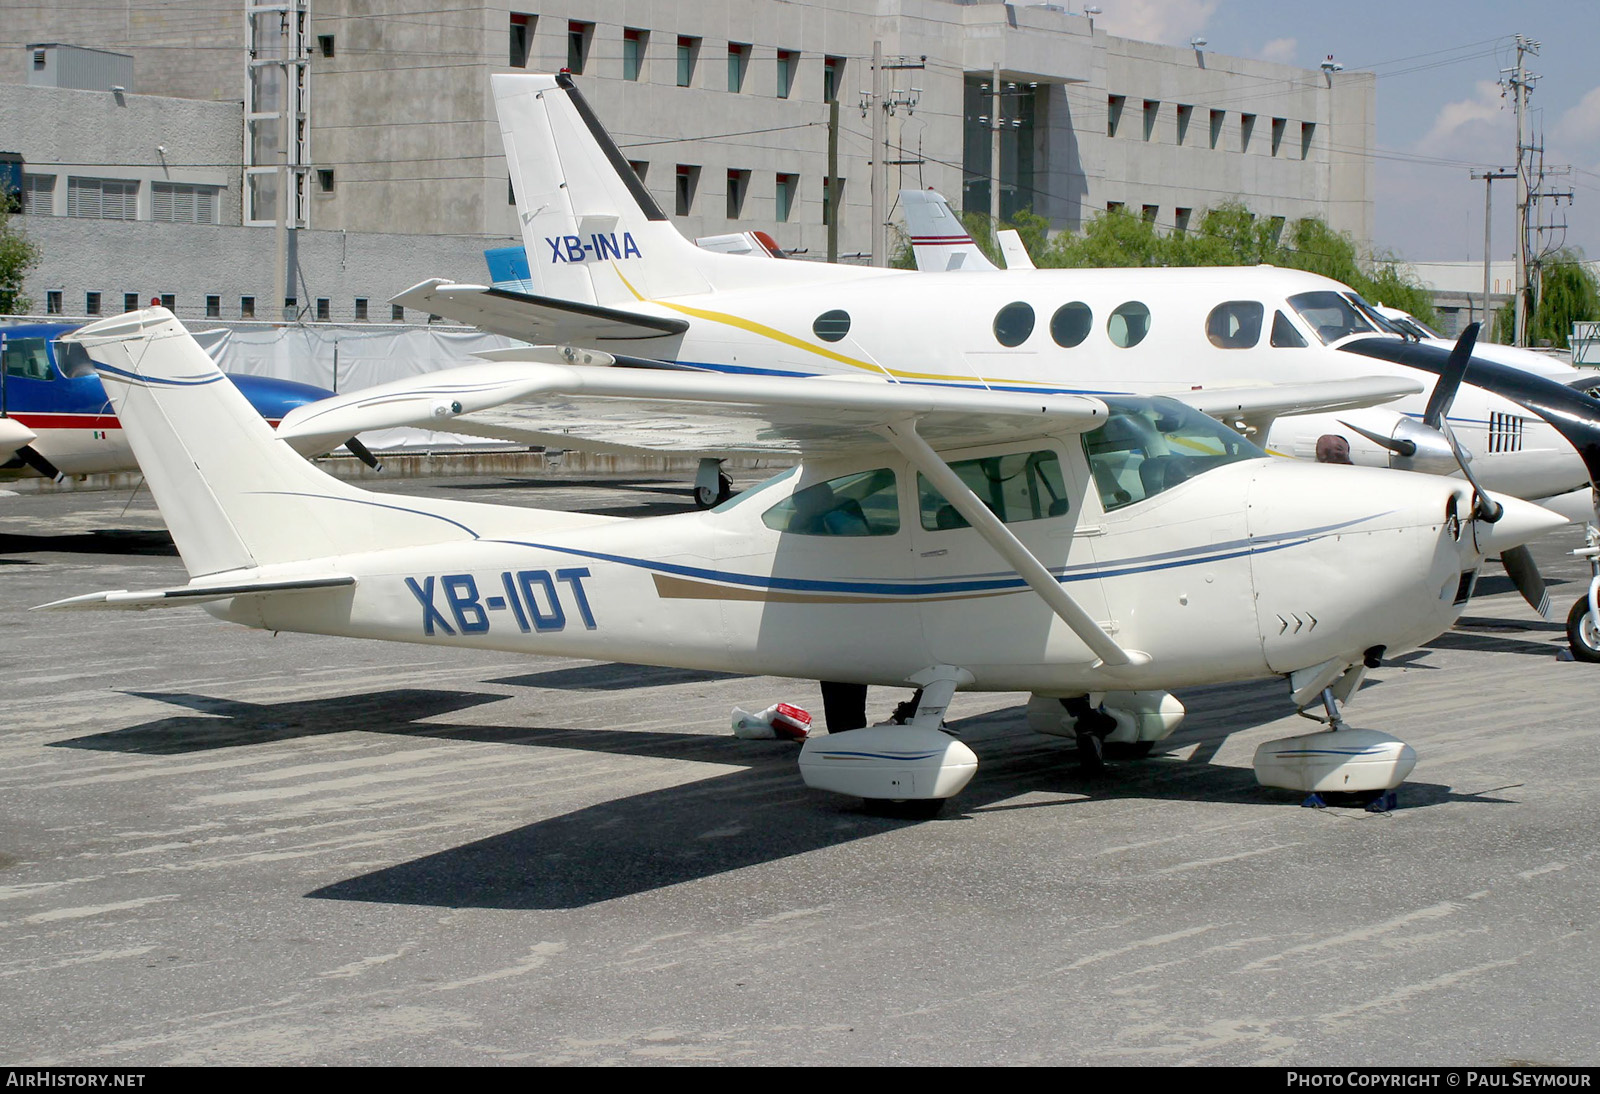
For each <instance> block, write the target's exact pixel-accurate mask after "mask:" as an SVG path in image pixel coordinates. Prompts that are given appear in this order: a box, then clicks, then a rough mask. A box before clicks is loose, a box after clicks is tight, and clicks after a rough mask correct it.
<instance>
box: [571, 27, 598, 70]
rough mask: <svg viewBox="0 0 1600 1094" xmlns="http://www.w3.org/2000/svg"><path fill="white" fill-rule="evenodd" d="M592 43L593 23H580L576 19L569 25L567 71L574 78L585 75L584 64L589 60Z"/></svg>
mask: <svg viewBox="0 0 1600 1094" xmlns="http://www.w3.org/2000/svg"><path fill="white" fill-rule="evenodd" d="M592 41H594V24H593V23H580V22H578V21H577V20H576V19H573V20H570V21H569V22H568V23H567V71H568V72H571V73H572V74H573V75H574V76H581V75H583V66H584V63H585V62H587V61H588V60H589V43H590V42H592Z"/></svg>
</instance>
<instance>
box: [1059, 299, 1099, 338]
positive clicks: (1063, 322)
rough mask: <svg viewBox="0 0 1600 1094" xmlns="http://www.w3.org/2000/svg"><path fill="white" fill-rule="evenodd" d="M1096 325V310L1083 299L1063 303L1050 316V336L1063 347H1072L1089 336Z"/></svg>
mask: <svg viewBox="0 0 1600 1094" xmlns="http://www.w3.org/2000/svg"><path fill="white" fill-rule="evenodd" d="M1093 326H1094V312H1092V311H1090V310H1089V305H1087V304H1085V303H1083V302H1082V301H1081V300H1074V301H1073V302H1072V303H1070V304H1063V305H1061V306H1060V307H1059V308H1057V309H1056V313H1055V314H1054V315H1052V316H1051V317H1050V337H1051V338H1053V339H1054V340H1055V343H1056V345H1058V346H1060V347H1061V348H1062V349H1072V348H1073V347H1074V346H1077V345H1080V344H1082V342H1083V340H1084V339H1085V338H1087V337H1089V331H1090V329H1091V328H1092V327H1093Z"/></svg>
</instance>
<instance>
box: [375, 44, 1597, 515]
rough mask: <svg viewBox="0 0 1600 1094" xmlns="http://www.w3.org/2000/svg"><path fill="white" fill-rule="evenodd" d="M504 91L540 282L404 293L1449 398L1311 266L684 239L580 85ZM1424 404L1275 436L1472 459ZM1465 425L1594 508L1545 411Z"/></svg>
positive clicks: (724, 341)
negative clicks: (1384, 352)
mask: <svg viewBox="0 0 1600 1094" xmlns="http://www.w3.org/2000/svg"><path fill="white" fill-rule="evenodd" d="M491 84H492V87H493V92H494V97H495V104H496V110H497V113H498V115H499V119H500V127H501V133H502V136H503V138H504V141H505V147H506V156H507V162H508V165H509V168H510V172H511V177H512V180H513V189H514V191H515V196H516V199H517V207H518V211H519V214H520V216H521V219H522V228H523V242H524V249H525V251H526V258H527V264H528V269H527V277H526V284H527V285H528V286H529V287H530V291H528V292H518V291H513V290H506V289H493V288H487V287H484V286H478V285H454V284H449V283H447V282H444V281H438V280H434V281H427V282H423V283H422V284H420V285H418V286H416V287H415V288H413V289H410V290H408V291H407V292H405V293H402V294H401V295H400V296H398V297H396V298H395V299H396V302H398V303H402V304H405V305H406V306H408V307H413V308H422V309H425V310H427V311H428V312H430V313H433V314H438V315H445V316H449V317H450V318H452V319H456V320H459V321H462V322H467V323H471V324H473V325H475V326H478V327H481V328H483V329H484V330H488V331H493V332H495V333H498V334H503V335H507V336H510V337H514V338H518V339H522V340H524V341H528V342H531V343H534V344H536V345H555V346H568V347H576V348H580V349H585V350H599V351H603V352H604V353H606V354H609V355H610V356H611V357H612V358H614V359H615V360H617V361H618V362H620V363H623V364H637V365H649V366H654V367H663V366H665V367H677V368H700V369H709V370H714V371H719V372H724V373H731V374H736V375H751V374H755V375H761V374H771V375H786V376H801V375H816V374H842V375H848V376H856V377H871V378H874V379H879V380H886V381H890V382H913V383H937V384H951V385H959V386H965V387H974V388H984V389H991V390H1012V391H1024V390H1025V391H1041V392H1042V391H1053V392H1066V393H1072V392H1079V393H1106V394H1140V395H1149V394H1158V393H1162V392H1167V391H1172V390H1185V389H1188V388H1190V387H1192V386H1195V385H1200V386H1204V387H1206V388H1211V387H1223V386H1230V385H1246V386H1256V385H1261V384H1273V383H1286V382H1287V383H1311V382H1318V381H1323V380H1329V379H1336V378H1348V377H1362V376H1370V375H1372V374H1374V373H1375V372H1386V373H1387V374H1389V375H1395V376H1405V377H1408V378H1412V379H1421V380H1422V381H1424V383H1425V384H1426V385H1428V386H1431V385H1432V383H1433V380H1434V379H1435V377H1436V376H1437V374H1438V372H1439V370H1440V369H1441V368H1442V367H1443V365H1444V362H1445V360H1446V359H1447V357H1448V351H1446V350H1444V349H1441V348H1437V347H1421V348H1423V349H1425V350H1428V351H1431V352H1428V353H1420V354H1413V355H1410V356H1409V357H1408V358H1407V359H1406V360H1405V361H1399V360H1394V359H1378V358H1374V357H1371V356H1368V357H1366V358H1364V359H1363V358H1362V357H1360V356H1357V354H1356V353H1355V352H1354V351H1356V350H1358V349H1360V348H1361V347H1362V346H1363V345H1364V344H1366V343H1371V342H1394V343H1400V342H1402V341H1404V338H1403V336H1402V335H1400V334H1398V333H1394V332H1392V331H1389V330H1385V329H1383V328H1382V327H1381V325H1380V322H1379V321H1376V320H1375V319H1374V317H1373V314H1372V313H1370V312H1369V311H1368V310H1366V309H1365V308H1364V306H1363V304H1364V302H1361V301H1359V300H1357V299H1352V295H1353V294H1351V291H1350V289H1349V288H1348V287H1347V286H1344V285H1341V284H1340V283H1338V282H1336V281H1331V280H1329V279H1327V278H1324V277H1320V276H1317V275H1315V274H1309V273H1304V272H1301V271H1296V270H1283V269H1277V268H1273V267H1247V268H1245V267H1209V268H1207V267H1196V268H1185V269H1156V270H1148V269H1128V270H1012V271H1009V272H1007V273H1005V274H1004V275H997V274H996V273H995V272H994V270H993V269H992V268H989V269H977V268H972V269H970V270H969V269H967V268H966V267H963V268H961V269H956V270H954V271H951V272H946V273H941V274H939V275H938V276H930V275H927V274H920V273H912V272H906V271H895V270H882V269H873V268H869V267H860V266H840V265H829V264H824V263H813V262H773V261H762V260H758V259H757V260H752V259H751V258H749V257H745V256H737V255H730V254H717V253H711V252H709V251H707V250H705V249H702V248H699V247H696V246H694V244H693V243H692V242H690V241H689V240H688V239H686V238H684V237H683V236H682V235H681V234H680V233H679V232H678V231H677V230H676V228H674V227H673V225H672V223H671V221H670V220H668V218H667V216H666V215H665V214H664V213H663V212H662V211H661V210H660V208H659V207H658V206H657V205H656V202H655V199H654V198H653V197H652V196H651V194H650V192H649V191H648V190H647V189H646V188H645V187H644V185H643V184H642V183H641V182H640V181H639V178H638V176H637V175H636V174H635V173H634V172H633V170H632V168H630V167H629V166H628V163H627V160H626V159H625V158H624V156H623V154H622V152H621V151H620V150H619V149H618V148H617V147H616V145H615V144H614V143H613V142H612V140H611V138H610V137H609V136H608V135H607V134H606V132H605V130H604V129H603V128H602V127H601V125H600V122H599V120H598V119H597V118H596V117H595V115H594V114H593V112H592V111H591V110H590V108H589V107H588V105H587V103H586V102H585V101H584V99H583V97H582V96H581V95H580V94H579V92H578V91H577V88H576V87H575V86H574V84H573V81H572V79H571V77H568V76H565V75H559V76H539V75H495V76H492V77H491ZM1346 350H1349V351H1351V352H1344V351H1346ZM1552 386H1556V387H1559V386H1560V385H1559V384H1552ZM1418 390H1419V391H1420V390H1422V387H1421V386H1419V388H1418ZM1424 409H1425V408H1424V403H1423V400H1422V399H1421V398H1420V397H1418V398H1412V399H1402V400H1400V401H1398V402H1396V403H1395V404H1393V405H1392V406H1384V407H1374V408H1370V409H1365V410H1361V411H1359V412H1355V413H1354V414H1349V415H1346V414H1337V415H1336V414H1333V413H1329V414H1326V415H1317V416H1309V417H1308V416H1299V417H1294V418H1290V417H1282V418H1279V419H1278V420H1277V421H1276V422H1274V423H1273V425H1272V428H1271V430H1270V432H1259V433H1257V434H1256V436H1255V439H1256V440H1258V441H1260V442H1262V443H1263V446H1264V447H1265V448H1267V450H1268V451H1271V452H1274V453H1277V454H1280V455H1289V456H1297V457H1301V458H1304V459H1312V458H1314V456H1315V453H1316V446H1317V441H1318V439H1319V438H1320V437H1322V436H1324V435H1326V434H1328V433H1330V432H1338V433H1340V434H1342V435H1344V436H1346V437H1347V439H1348V442H1349V449H1350V454H1351V457H1352V459H1354V460H1355V462H1357V463H1367V464H1372V465H1376V466H1386V465H1395V466H1402V467H1406V468H1408V469H1418V470H1427V469H1433V468H1435V467H1438V468H1443V469H1446V470H1449V469H1453V468H1454V466H1455V460H1454V456H1453V454H1452V453H1451V451H1450V447H1449V445H1448V443H1447V442H1446V441H1445V440H1444V438H1443V437H1442V435H1441V433H1440V431H1439V430H1438V429H1437V428H1434V427H1433V426H1431V425H1423V424H1422V423H1420V422H1419V421H1418V419H1419V418H1420V417H1421V416H1422V415H1423V413H1424ZM1594 417H1595V416H1594V414H1593V412H1592V408H1591V410H1590V420H1589V422H1588V423H1586V424H1584V425H1582V426H1581V427H1580V428H1583V429H1587V430H1588V431H1590V432H1591V433H1593V434H1594V435H1595V436H1600V428H1597V427H1596V426H1595V424H1594ZM1243 424H1244V425H1246V426H1247V427H1248V426H1249V425H1250V424H1251V423H1243ZM1449 424H1450V425H1451V427H1452V428H1453V431H1454V433H1455V435H1456V436H1457V438H1458V439H1459V440H1460V442H1461V445H1462V447H1463V448H1464V450H1465V451H1466V452H1467V454H1468V455H1469V456H1470V457H1471V458H1472V459H1473V461H1474V463H1473V466H1474V470H1475V471H1476V473H1477V475H1478V477H1479V479H1480V480H1481V481H1482V482H1483V484H1484V485H1486V486H1487V487H1489V488H1490V489H1494V490H1497V491H1501V492H1505V493H1510V494H1514V495H1516V496H1518V497H1523V498H1548V497H1554V496H1556V495H1559V494H1563V493H1567V492H1570V491H1574V490H1578V489H1584V490H1585V493H1584V494H1583V495H1582V496H1581V498H1580V499H1579V500H1580V501H1582V503H1583V505H1584V506H1587V505H1588V493H1587V487H1588V485H1589V484H1590V482H1591V480H1592V479H1593V478H1594V477H1595V476H1596V475H1600V465H1597V468H1596V469H1591V468H1590V467H1587V466H1586V465H1585V462H1584V461H1583V460H1582V459H1580V458H1579V456H1578V455H1577V454H1576V453H1575V452H1574V451H1573V447H1572V445H1571V444H1569V443H1568V441H1567V440H1566V439H1563V434H1562V433H1561V432H1558V430H1557V428H1556V427H1554V426H1553V425H1552V424H1551V422H1550V421H1549V420H1548V419H1547V418H1545V417H1543V416H1541V415H1540V414H1539V413H1535V412H1532V411H1530V410H1529V409H1528V408H1527V407H1525V406H1524V405H1522V404H1521V403H1518V402H1516V401H1513V399H1509V398H1505V397H1503V396H1501V395H1499V394H1496V393H1495V392H1494V391H1492V390H1489V389H1486V388H1484V387H1482V386H1479V385H1478V384H1477V383H1476V381H1475V380H1474V378H1473V374H1471V373H1469V375H1468V380H1467V386H1465V387H1463V388H1462V389H1461V390H1460V392H1459V396H1458V397H1457V399H1456V400H1455V402H1454V404H1453V405H1452V408H1451V419H1450V423H1449ZM560 431H561V427H560V423H559V422H558V421H553V422H552V429H551V432H553V433H557V434H559V433H560ZM1592 471H1593V472H1594V474H1592V473H1591V472H1592ZM701 480H702V481H701V482H700V483H699V486H700V487H701V492H702V493H703V494H704V495H705V498H706V500H707V501H709V500H711V499H713V498H714V496H715V494H716V477H715V467H714V465H703V466H702V475H701Z"/></svg>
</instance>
